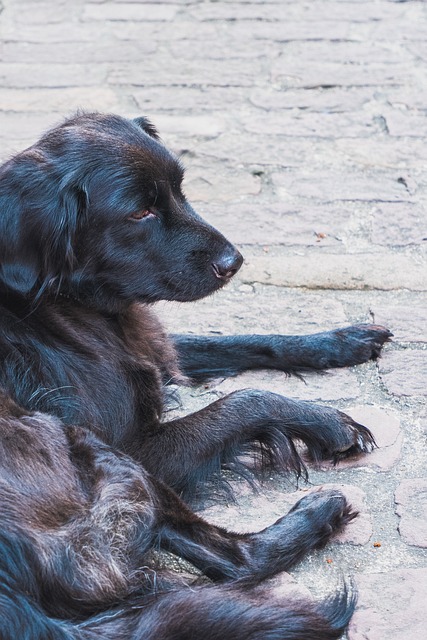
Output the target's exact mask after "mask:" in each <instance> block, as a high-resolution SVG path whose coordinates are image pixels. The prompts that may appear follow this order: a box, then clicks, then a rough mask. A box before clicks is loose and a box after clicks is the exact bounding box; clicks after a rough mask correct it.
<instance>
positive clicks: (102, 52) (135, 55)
mask: <svg viewBox="0 0 427 640" xmlns="http://www.w3.org/2000/svg"><path fill="white" fill-rule="evenodd" d="M156 49H157V44H156V43H155V42H154V41H153V40H151V39H150V40H148V39H145V40H142V41H141V42H136V41H135V42H120V41H116V42H115V43H112V42H111V38H109V37H106V38H104V39H102V38H100V37H99V36H98V44H97V47H96V49H95V50H94V48H93V43H92V42H80V41H78V44H77V43H76V42H61V43H60V42H49V43H39V42H37V43H33V42H32V43H29V42H25V43H22V42H8V43H5V45H4V47H3V51H2V61H3V62H13V63H22V62H27V63H32V62H33V61H34V60H37V61H38V62H39V63H49V62H51V61H52V60H54V61H55V62H64V63H67V62H68V61H69V60H73V62H74V63H80V62H83V63H91V64H93V63H96V62H114V63H116V62H129V61H133V62H138V63H140V62H141V60H143V59H144V57H145V56H147V55H149V54H153V53H154V52H155V51H156Z"/></svg>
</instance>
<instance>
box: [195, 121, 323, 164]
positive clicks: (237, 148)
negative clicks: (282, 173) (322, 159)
mask: <svg viewBox="0 0 427 640" xmlns="http://www.w3.org/2000/svg"><path fill="white" fill-rule="evenodd" d="M254 119H256V118H254ZM283 131H284V130H283ZM288 131H289V130H287V132H288ZM317 147H318V141H317V140H314V139H305V140H303V141H301V140H300V139H297V138H292V137H289V136H287V135H286V136H285V135H283V136H270V135H267V136H266V135H265V134H259V135H258V134H257V132H252V133H251V144H250V146H249V148H248V145H247V144H246V143H245V135H242V132H241V131H236V130H227V131H225V132H224V133H223V134H221V135H220V136H218V137H217V138H214V139H212V140H207V141H201V143H200V144H198V145H197V146H196V147H195V148H194V149H193V153H195V154H196V155H199V154H200V155H207V156H213V157H215V158H218V159H222V160H225V161H227V162H233V163H235V164H237V165H241V164H242V159H243V158H244V161H245V164H252V165H255V166H256V165H267V166H269V165H270V166H273V167H274V168H277V166H281V167H301V166H303V165H304V164H306V163H307V162H312V161H313V156H315V154H316V149H317ZM190 166H191V165H190Z"/></svg>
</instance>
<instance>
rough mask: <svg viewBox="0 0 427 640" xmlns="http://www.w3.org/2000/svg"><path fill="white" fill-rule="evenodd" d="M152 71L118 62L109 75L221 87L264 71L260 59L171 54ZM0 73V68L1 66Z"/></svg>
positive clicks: (138, 81) (153, 62)
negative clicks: (181, 57) (185, 57)
mask: <svg viewBox="0 0 427 640" xmlns="http://www.w3.org/2000/svg"><path fill="white" fill-rule="evenodd" d="M150 66H151V73H150V74H147V73H146V71H145V70H144V69H143V68H142V67H141V66H140V65H131V64H126V65H115V66H114V68H113V69H112V70H111V71H110V73H109V75H108V82H109V83H111V84H114V85H133V86H150V85H169V83H170V79H171V77H173V81H174V83H175V84H177V85H181V86H183V85H184V86H187V85H188V86H194V85H202V86H207V85H212V86H218V87H228V86H234V87H251V86H253V84H254V77H256V76H257V74H261V63H260V62H259V61H258V60H255V61H254V60H249V61H246V60H244V61H242V60H229V61H227V62H226V63H224V62H223V61H222V60H211V62H210V64H206V62H205V61H203V60H198V59H193V60H191V61H188V63H187V64H185V65H183V64H182V62H181V61H180V60H177V59H176V58H170V57H169V56H166V57H164V56H161V55H159V56H156V57H155V58H151V59H150ZM0 73H1V67H0Z"/></svg>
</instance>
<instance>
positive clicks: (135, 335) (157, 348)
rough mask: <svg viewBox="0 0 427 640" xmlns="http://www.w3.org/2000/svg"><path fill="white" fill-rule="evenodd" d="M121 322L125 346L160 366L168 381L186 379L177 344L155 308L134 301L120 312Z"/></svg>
mask: <svg viewBox="0 0 427 640" xmlns="http://www.w3.org/2000/svg"><path fill="white" fill-rule="evenodd" d="M120 324H121V327H122V330H123V335H124V338H125V342H126V346H127V348H128V349H129V350H130V352H131V353H133V354H134V355H135V357H136V358H138V359H140V360H141V361H143V362H150V363H151V364H152V365H154V366H155V367H157V368H158V369H159V370H160V373H161V376H162V378H163V380H165V381H167V382H175V383H185V382H186V378H185V376H184V375H183V374H182V373H181V371H180V368H179V364H178V356H177V353H176V350H175V347H174V345H173V343H172V341H171V340H170V338H169V336H168V334H167V332H166V330H165V328H164V327H163V325H162V324H161V322H160V320H159V319H158V317H157V316H156V314H155V313H154V312H153V311H152V309H150V308H149V307H148V306H146V305H141V304H133V305H131V306H130V307H129V308H128V309H127V310H126V312H124V313H123V314H121V316H120Z"/></svg>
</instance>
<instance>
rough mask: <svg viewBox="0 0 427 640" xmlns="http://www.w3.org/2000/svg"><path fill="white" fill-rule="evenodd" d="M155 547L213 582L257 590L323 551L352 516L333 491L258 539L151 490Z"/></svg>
mask: <svg viewBox="0 0 427 640" xmlns="http://www.w3.org/2000/svg"><path fill="white" fill-rule="evenodd" d="M156 500H157V501H158V503H159V504H160V505H161V509H159V515H158V518H157V522H156V525H155V526H156V528H157V529H158V538H159V544H160V546H161V547H162V548H163V549H165V550H168V551H171V552H173V553H175V554H176V555H178V556H180V557H181V558H185V559H186V560H188V561H189V562H191V563H193V564H194V565H195V566H196V567H197V568H198V569H200V570H201V571H202V572H203V573H204V574H205V575H206V576H208V577H209V578H211V579H212V580H214V581H215V582H224V581H230V580H233V581H234V580H239V582H240V583H241V584H245V585H246V586H249V585H254V584H258V583H259V582H261V581H262V580H265V579H267V578H270V577H272V576H274V575H276V574H277V573H279V572H281V571H286V570H288V569H290V568H291V567H292V566H293V565H295V564H296V563H297V562H299V561H300V560H301V559H302V558H303V556H304V555H305V554H306V553H307V552H309V551H312V550H313V549H318V548H320V547H323V546H324V545H325V544H326V543H327V542H328V541H329V539H330V538H331V537H332V536H333V535H334V534H336V533H337V532H338V531H340V530H341V529H342V528H343V527H344V526H345V525H346V524H347V523H348V522H349V521H351V520H352V519H353V518H354V517H355V516H356V515H357V514H356V513H354V512H352V510H351V507H350V506H349V504H348V503H347V501H346V498H345V497H344V496H343V494H342V493H341V492H340V491H337V490H320V491H315V492H313V493H309V494H307V495H306V496H305V497H304V498H302V499H301V500H300V501H299V502H298V503H297V504H296V505H295V506H294V507H293V508H292V509H291V510H290V511H289V513H288V514H287V515H286V516H283V517H282V518H280V519H279V520H277V522H275V523H274V524H272V525H270V526H269V527H267V528H266V529H264V530H262V531H260V532H258V533H247V534H238V533H233V532H229V531H226V530H225V529H222V528H220V527H216V526H214V525H212V524H209V523H208V522H206V521H205V520H203V519H202V518H200V517H198V516H197V515H195V514H194V513H193V512H192V511H191V510H190V509H189V508H188V507H187V506H186V505H185V504H184V503H183V502H182V501H181V500H180V499H179V498H178V496H177V495H176V494H175V493H174V492H173V491H172V490H171V489H169V488H168V487H166V486H164V485H162V484H161V483H158V484H157V487H156Z"/></svg>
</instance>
